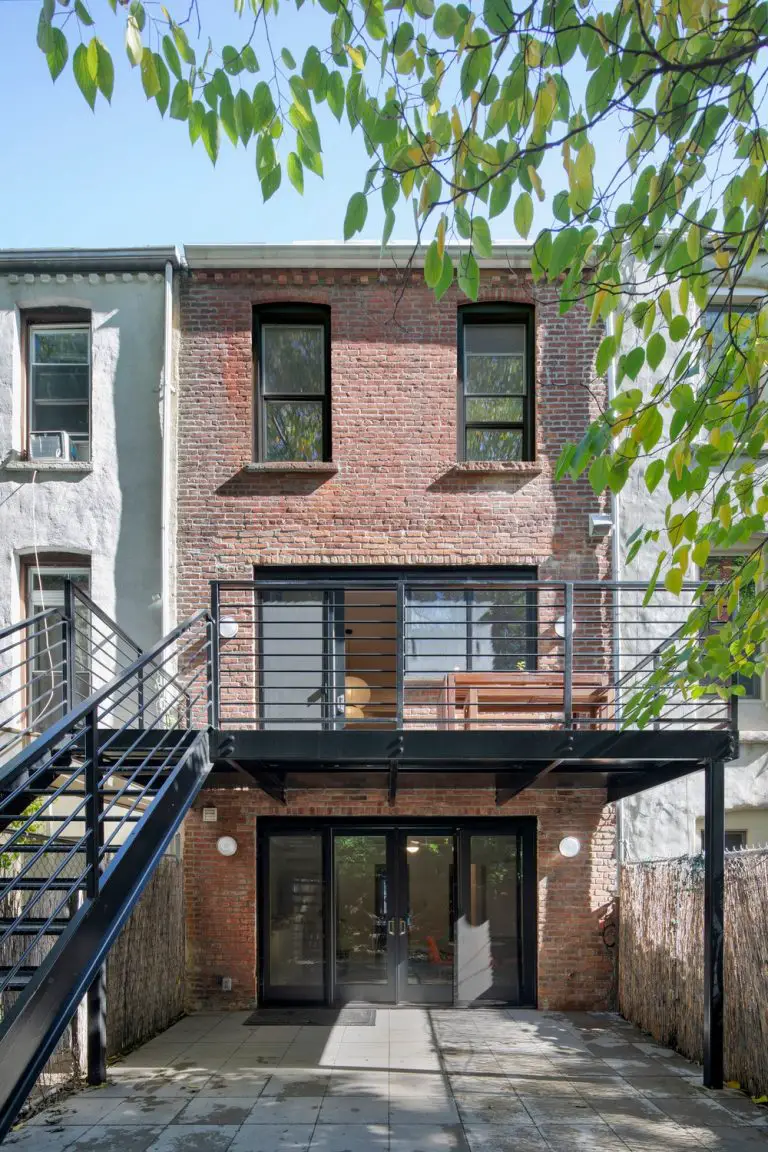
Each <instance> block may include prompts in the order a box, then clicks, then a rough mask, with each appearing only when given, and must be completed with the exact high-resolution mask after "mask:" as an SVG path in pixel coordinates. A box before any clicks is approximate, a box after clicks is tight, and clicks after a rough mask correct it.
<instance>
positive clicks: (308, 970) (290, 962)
mask: <svg viewBox="0 0 768 1152" xmlns="http://www.w3.org/2000/svg"><path fill="white" fill-rule="evenodd" d="M323 945H324V937H323V850H322V837H321V836H320V835H319V834H314V835H312V834H310V835H304V836H272V837H270V841H269V978H268V982H269V984H270V985H271V986H272V988H276V987H280V986H288V987H291V988H297V989H302V988H311V989H312V990H313V998H319V996H320V995H321V994H322V988H323V986H324V983H325V952H324V946H323Z"/></svg>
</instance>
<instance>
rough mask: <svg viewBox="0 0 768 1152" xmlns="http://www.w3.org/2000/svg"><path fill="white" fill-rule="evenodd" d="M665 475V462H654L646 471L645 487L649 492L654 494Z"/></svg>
mask: <svg viewBox="0 0 768 1152" xmlns="http://www.w3.org/2000/svg"><path fill="white" fill-rule="evenodd" d="M663 475H664V461H663V460H652V461H651V463H650V464H649V465H648V467H647V468H646V470H645V486H646V488H647V489H648V491H649V492H654V491H655V490H656V489H657V488H658V486H659V484H660V483H661V478H662V476H663Z"/></svg>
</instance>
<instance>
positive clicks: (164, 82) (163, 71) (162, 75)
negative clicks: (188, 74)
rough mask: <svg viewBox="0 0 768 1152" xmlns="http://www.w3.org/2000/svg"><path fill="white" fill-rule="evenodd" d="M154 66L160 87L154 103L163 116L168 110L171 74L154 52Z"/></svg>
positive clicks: (160, 57)
mask: <svg viewBox="0 0 768 1152" xmlns="http://www.w3.org/2000/svg"><path fill="white" fill-rule="evenodd" d="M155 68H156V69H157V76H158V79H159V81H160V88H159V89H158V91H157V94H156V95H155V103H156V104H157V107H158V109H159V112H160V115H161V116H165V113H166V112H167V111H168V101H169V100H170V98H171V74H170V72H169V71H168V66H167V64H166V63H165V60H163V58H162V56H160V55H159V53H157V52H155Z"/></svg>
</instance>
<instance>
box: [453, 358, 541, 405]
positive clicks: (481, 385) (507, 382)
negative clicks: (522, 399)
mask: <svg viewBox="0 0 768 1152" xmlns="http://www.w3.org/2000/svg"><path fill="white" fill-rule="evenodd" d="M464 391H465V392H467V393H485V392H489V393H490V394H491V395H492V396H503V395H505V394H506V393H512V394H513V395H516V396H521V395H524V394H525V392H526V381H525V357H524V356H466V357H465V361H464Z"/></svg>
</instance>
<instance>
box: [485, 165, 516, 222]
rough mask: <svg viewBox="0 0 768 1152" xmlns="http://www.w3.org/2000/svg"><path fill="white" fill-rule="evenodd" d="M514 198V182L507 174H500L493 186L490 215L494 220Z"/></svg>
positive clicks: (489, 208)
mask: <svg viewBox="0 0 768 1152" xmlns="http://www.w3.org/2000/svg"><path fill="white" fill-rule="evenodd" d="M511 196H512V181H511V180H510V179H509V176H508V175H507V174H506V173H505V172H500V173H499V175H498V176H497V177H496V178H495V180H494V181H493V183H492V184H491V202H490V205H489V207H488V215H489V216H490V217H491V218H493V217H494V216H498V215H500V213H502V212H503V211H504V209H505V208H506V207H507V205H508V204H509V201H510V198H511Z"/></svg>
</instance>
